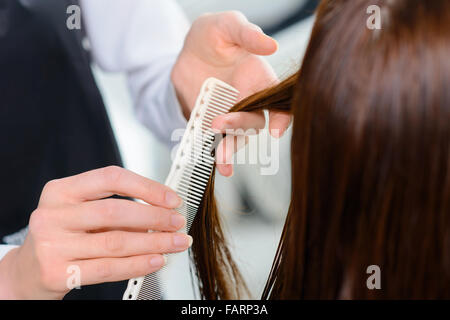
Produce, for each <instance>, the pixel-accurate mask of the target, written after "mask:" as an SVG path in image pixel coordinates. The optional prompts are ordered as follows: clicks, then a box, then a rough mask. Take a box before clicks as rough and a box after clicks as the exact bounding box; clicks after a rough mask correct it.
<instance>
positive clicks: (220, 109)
mask: <svg viewBox="0 0 450 320" xmlns="http://www.w3.org/2000/svg"><path fill="white" fill-rule="evenodd" d="M208 105H209V106H212V107H214V108H216V109H217V110H219V111H220V113H221V114H222V113H227V112H228V110H229V108H226V107H223V106H221V105H218V104H216V103H213V102H211V101H210V102H209V104H208Z"/></svg>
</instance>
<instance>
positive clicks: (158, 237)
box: [152, 234, 168, 253]
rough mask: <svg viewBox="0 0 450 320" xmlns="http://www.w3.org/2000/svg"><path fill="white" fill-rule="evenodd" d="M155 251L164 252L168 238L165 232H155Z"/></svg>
mask: <svg viewBox="0 0 450 320" xmlns="http://www.w3.org/2000/svg"><path fill="white" fill-rule="evenodd" d="M152 242H153V246H154V248H155V253H164V252H165V251H167V250H168V240H167V236H166V235H165V234H155V235H154V237H153V239H152Z"/></svg>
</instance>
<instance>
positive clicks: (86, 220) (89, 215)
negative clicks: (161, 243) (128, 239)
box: [58, 199, 186, 231]
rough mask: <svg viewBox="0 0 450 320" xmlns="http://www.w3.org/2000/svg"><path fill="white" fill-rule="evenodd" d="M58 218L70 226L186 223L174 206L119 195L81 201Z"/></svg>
mask: <svg viewBox="0 0 450 320" xmlns="http://www.w3.org/2000/svg"><path fill="white" fill-rule="evenodd" d="M60 218H61V220H62V221H61V223H63V224H64V225H65V226H66V227H67V228H68V229H70V230H99V229H102V228H116V229H117V228H121V229H122V230H123V229H124V228H128V229H130V230H132V229H146V230H154V231H177V230H179V229H181V228H182V227H184V226H185V224H186V219H185V217H184V216H183V215H181V214H179V213H177V212H176V211H174V210H171V209H165V208H161V207H156V206H151V205H148V204H142V203H138V202H134V201H129V200H120V199H105V200H97V201H89V202H84V203H82V204H81V205H77V206H73V207H70V208H68V209H67V212H65V213H64V215H60ZM58 220H60V219H58Z"/></svg>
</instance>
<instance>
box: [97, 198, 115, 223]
mask: <svg viewBox="0 0 450 320" xmlns="http://www.w3.org/2000/svg"><path fill="white" fill-rule="evenodd" d="M117 210H119V202H118V201H116V200H114V199H106V200H104V201H103V204H102V209H101V211H102V212H101V214H100V217H101V219H102V220H103V221H104V222H106V223H108V222H110V221H113V220H114V219H115V216H116V212H117Z"/></svg>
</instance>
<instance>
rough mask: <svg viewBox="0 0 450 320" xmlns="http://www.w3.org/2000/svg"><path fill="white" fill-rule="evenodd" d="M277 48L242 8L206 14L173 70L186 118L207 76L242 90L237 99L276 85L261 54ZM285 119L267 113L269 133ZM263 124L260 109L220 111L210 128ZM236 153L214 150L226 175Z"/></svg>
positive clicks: (280, 129)
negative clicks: (247, 16)
mask: <svg viewBox="0 0 450 320" xmlns="http://www.w3.org/2000/svg"><path fill="white" fill-rule="evenodd" d="M277 49H278V44H277V42H276V41H275V40H274V39H272V38H271V37H269V36H267V35H265V34H264V33H263V32H262V30H261V28H259V27H258V26H256V25H254V24H252V23H250V22H248V20H247V19H246V18H245V16H244V15H243V14H242V13H240V12H236V11H230V12H224V13H217V14H206V15H203V16H201V17H200V18H199V19H197V20H196V21H195V22H194V23H193V25H192V28H191V30H190V31H189V33H188V35H187V37H186V41H185V44H184V48H183V50H182V52H181V54H180V56H179V58H178V60H177V62H176V64H175V66H174V69H173V72H172V82H173V84H174V86H175V89H176V91H177V95H178V98H179V100H180V103H181V105H182V107H183V110H184V114H185V116H186V118H189V115H190V111H191V110H192V108H193V107H194V104H195V100H196V98H197V95H198V93H199V92H200V88H201V85H202V84H203V82H204V81H205V80H206V79H207V78H208V77H216V78H218V79H220V80H222V81H225V82H227V83H229V84H230V85H232V86H234V87H235V88H236V89H238V90H239V91H240V93H241V96H240V98H241V99H243V98H245V97H247V96H249V95H251V94H253V93H256V92H258V91H260V90H263V89H265V88H267V87H269V86H272V85H275V84H277V83H278V78H277V76H276V74H275V72H274V71H273V69H272V68H271V67H270V65H269V64H268V63H267V62H265V61H264V60H263V59H262V58H261V57H260V56H259V55H271V54H273V53H274V52H276V51H277ZM289 123H290V116H289V115H286V114H283V113H280V112H271V114H270V122H269V128H270V129H271V132H279V136H281V135H282V134H283V133H284V131H285V130H286V128H287V127H288V125H289ZM264 125H265V119H264V115H263V113H262V112H254V113H235V114H229V115H224V116H221V117H218V118H216V119H215V120H214V122H213V128H214V129H216V130H219V131H221V132H223V133H225V130H227V129H244V130H246V129H249V128H252V129H258V130H259V129H262V128H264ZM276 129H277V130H278V131H277V130H276ZM227 139H233V138H232V137H231V138H230V137H229V138H227ZM224 141H226V140H224ZM230 145H231V144H228V146H230ZM234 152H235V148H230V147H225V145H224V144H223V143H222V144H221V145H219V147H218V149H217V153H216V154H217V159H218V165H217V168H218V170H219V172H220V173H221V174H222V175H224V176H230V175H232V170H233V169H232V166H231V165H230V164H226V163H228V162H229V160H230V158H231V156H232V154H233V153H234Z"/></svg>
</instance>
